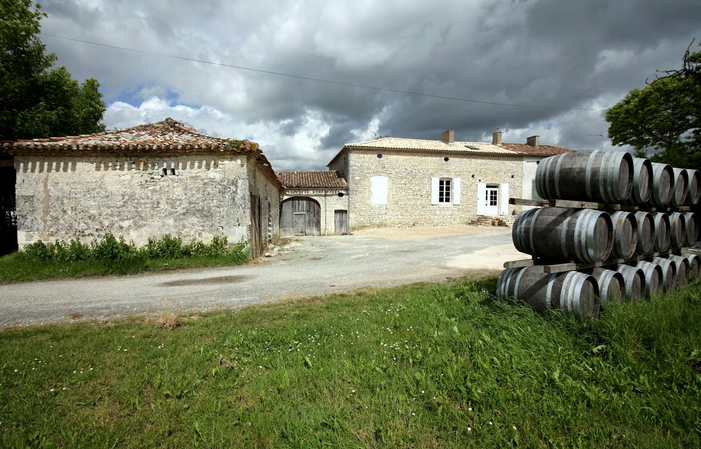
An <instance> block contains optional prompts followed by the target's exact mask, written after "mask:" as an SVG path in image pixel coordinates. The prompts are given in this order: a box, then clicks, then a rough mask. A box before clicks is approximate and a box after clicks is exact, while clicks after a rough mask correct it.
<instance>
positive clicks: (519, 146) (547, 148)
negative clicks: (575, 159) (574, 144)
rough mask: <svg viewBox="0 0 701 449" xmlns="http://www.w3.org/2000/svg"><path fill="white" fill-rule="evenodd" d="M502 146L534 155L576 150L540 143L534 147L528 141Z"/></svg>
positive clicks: (548, 154) (503, 144)
mask: <svg viewBox="0 0 701 449" xmlns="http://www.w3.org/2000/svg"><path fill="white" fill-rule="evenodd" d="M501 146H502V147H504V148H506V149H507V150H510V151H513V152H516V153H521V154H528V155H532V156H552V155H555V154H562V153H570V152H572V151H574V150H570V149H569V148H563V147H555V146H552V145H538V146H535V147H532V146H530V145H528V144H527V143H502V144H501Z"/></svg>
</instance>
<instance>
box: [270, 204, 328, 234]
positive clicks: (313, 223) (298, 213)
mask: <svg viewBox="0 0 701 449" xmlns="http://www.w3.org/2000/svg"><path fill="white" fill-rule="evenodd" d="M320 232H321V207H320V206H319V203H318V202H316V201H315V200H313V199H311V198H307V197H293V198H288V199H286V200H285V201H283V202H282V210H281V213H280V234H281V235H319V234H320Z"/></svg>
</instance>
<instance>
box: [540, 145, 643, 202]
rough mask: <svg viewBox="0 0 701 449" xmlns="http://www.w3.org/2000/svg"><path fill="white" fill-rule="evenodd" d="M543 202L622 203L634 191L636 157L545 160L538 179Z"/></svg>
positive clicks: (609, 154) (581, 155) (604, 154)
mask: <svg viewBox="0 0 701 449" xmlns="http://www.w3.org/2000/svg"><path fill="white" fill-rule="evenodd" d="M535 182H536V191H537V192H538V195H539V196H540V197H541V198H543V199H564V200H584V201H601V202H604V203H620V202H623V201H625V200H627V199H628V198H629V197H630V195H631V192H632V190H633V157H632V156H631V155H630V154H628V153H626V152H623V151H573V152H571V153H564V154H558V155H556V156H551V157H549V158H546V159H543V160H542V161H540V163H539V164H538V168H537V169H536V175H535Z"/></svg>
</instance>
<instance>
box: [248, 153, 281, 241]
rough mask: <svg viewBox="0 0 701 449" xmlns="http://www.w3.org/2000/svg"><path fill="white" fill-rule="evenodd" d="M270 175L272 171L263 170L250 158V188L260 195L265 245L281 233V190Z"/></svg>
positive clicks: (253, 192)
mask: <svg viewBox="0 0 701 449" xmlns="http://www.w3.org/2000/svg"><path fill="white" fill-rule="evenodd" d="M269 175H270V173H269V172H267V171H263V170H262V169H261V166H260V165H259V164H256V163H255V161H254V160H253V159H249V161H248V180H249V190H250V193H252V194H253V195H256V196H258V197H260V207H261V214H260V216H261V230H262V235H263V243H264V245H265V244H268V243H271V242H272V241H273V240H274V239H275V238H277V237H278V236H279V235H280V190H279V189H278V187H277V184H274V183H277V179H275V180H274V181H273V180H272V179H271V178H270V177H269ZM249 201H250V198H249ZM249 207H250V205H249ZM249 233H250V227H249Z"/></svg>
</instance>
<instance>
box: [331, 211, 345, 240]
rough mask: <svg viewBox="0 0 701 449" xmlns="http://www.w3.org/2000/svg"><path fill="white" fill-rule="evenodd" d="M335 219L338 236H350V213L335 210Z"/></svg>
mask: <svg viewBox="0 0 701 449" xmlns="http://www.w3.org/2000/svg"><path fill="white" fill-rule="evenodd" d="M333 218H334V220H333V222H334V230H335V231H336V235H345V234H348V211H347V210H335V211H333Z"/></svg>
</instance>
